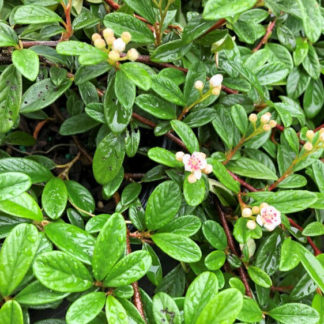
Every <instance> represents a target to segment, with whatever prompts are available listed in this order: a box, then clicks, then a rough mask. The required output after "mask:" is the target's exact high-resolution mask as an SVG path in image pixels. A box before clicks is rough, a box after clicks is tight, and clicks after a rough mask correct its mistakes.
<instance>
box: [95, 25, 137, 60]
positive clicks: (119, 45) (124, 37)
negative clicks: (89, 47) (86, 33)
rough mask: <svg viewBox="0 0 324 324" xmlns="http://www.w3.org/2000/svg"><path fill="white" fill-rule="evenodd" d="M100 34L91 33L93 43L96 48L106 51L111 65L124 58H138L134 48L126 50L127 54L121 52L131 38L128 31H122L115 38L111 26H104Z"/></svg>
mask: <svg viewBox="0 0 324 324" xmlns="http://www.w3.org/2000/svg"><path fill="white" fill-rule="evenodd" d="M102 36H103V38H102ZM102 36H101V35H100V34H98V33H95V34H93V35H92V41H93V45H94V46H95V47H96V48H98V49H101V50H105V51H107V52H108V58H109V63H110V64H112V65H113V64H115V63H116V62H118V61H121V60H125V59H128V60H130V61H136V60H137V59H138V57H139V54H138V52H137V50H136V49H135V48H131V49H130V50H128V52H127V54H124V53H123V52H124V51H125V49H126V45H127V44H128V43H129V42H130V41H131V39H132V36H131V34H130V33H129V32H123V33H122V34H121V37H120V38H115V35H114V31H113V30H112V29H111V28H106V29H104V30H103V32H102Z"/></svg>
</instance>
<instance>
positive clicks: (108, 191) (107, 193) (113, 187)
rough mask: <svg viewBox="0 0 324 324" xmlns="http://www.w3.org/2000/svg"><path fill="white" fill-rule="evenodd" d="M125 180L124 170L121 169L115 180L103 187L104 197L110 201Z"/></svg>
mask: <svg viewBox="0 0 324 324" xmlns="http://www.w3.org/2000/svg"><path fill="white" fill-rule="evenodd" d="M123 180H124V169H123V167H121V168H120V170H119V171H118V173H117V175H116V177H115V178H113V179H112V180H110V181H109V182H108V183H106V184H105V185H104V186H103V187H102V192H103V195H104V197H105V198H106V199H109V198H110V197H111V196H112V195H113V194H114V193H115V192H116V191H117V190H118V188H119V187H120V185H121V183H122V182H123Z"/></svg>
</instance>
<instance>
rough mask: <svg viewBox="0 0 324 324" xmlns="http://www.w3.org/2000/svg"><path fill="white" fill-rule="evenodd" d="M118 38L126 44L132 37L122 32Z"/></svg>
mask: <svg viewBox="0 0 324 324" xmlns="http://www.w3.org/2000/svg"><path fill="white" fill-rule="evenodd" d="M120 37H121V39H122V40H123V41H124V42H125V43H126V44H128V43H129V42H130V41H131V39H132V35H131V34H130V33H129V32H123V33H122V34H121V36H120Z"/></svg>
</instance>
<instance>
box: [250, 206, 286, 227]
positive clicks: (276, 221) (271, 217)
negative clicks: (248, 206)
mask: <svg viewBox="0 0 324 324" xmlns="http://www.w3.org/2000/svg"><path fill="white" fill-rule="evenodd" d="M256 221H257V223H258V224H259V225H260V226H263V227H265V228H266V229H267V230H268V231H273V230H274V229H275V228H276V227H277V226H278V225H280V224H281V214H280V211H278V210H277V209H276V208H274V207H273V206H265V207H263V208H261V211H260V214H259V215H258V216H257V218H256Z"/></svg>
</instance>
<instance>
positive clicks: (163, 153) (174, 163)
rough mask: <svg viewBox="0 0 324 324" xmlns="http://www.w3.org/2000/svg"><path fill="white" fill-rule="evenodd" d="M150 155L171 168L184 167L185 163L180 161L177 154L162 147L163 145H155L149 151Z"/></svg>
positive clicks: (154, 159)
mask: <svg viewBox="0 0 324 324" xmlns="http://www.w3.org/2000/svg"><path fill="white" fill-rule="evenodd" d="M147 155H148V157H149V158H150V159H151V160H153V161H155V162H157V163H161V164H164V165H166V166H168V167H171V168H181V167H183V163H182V162H180V161H178V160H177V159H176V157H175V154H174V153H172V152H170V151H168V150H166V149H164V148H162V147H153V148H151V149H150V150H149V151H148V153H147Z"/></svg>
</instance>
